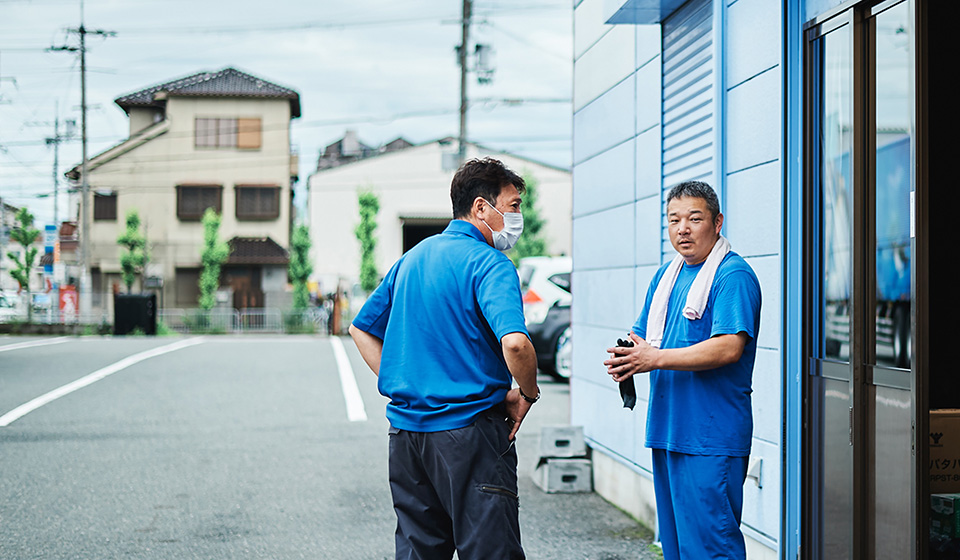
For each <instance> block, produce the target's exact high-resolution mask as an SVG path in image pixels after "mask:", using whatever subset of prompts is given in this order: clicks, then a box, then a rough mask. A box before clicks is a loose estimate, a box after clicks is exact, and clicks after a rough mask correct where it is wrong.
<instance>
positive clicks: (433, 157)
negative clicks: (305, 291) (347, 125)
mask: <svg viewBox="0 0 960 560" xmlns="http://www.w3.org/2000/svg"><path fill="white" fill-rule="evenodd" d="M455 149H456V143H449V144H441V143H440V142H432V143H428V144H423V145H420V146H414V147H410V148H406V149H403V150H399V151H396V152H390V153H386V154H382V155H379V156H375V157H371V158H368V159H364V160H360V161H357V162H354V163H349V164H346V165H342V166H340V167H334V168H331V169H326V170H324V171H321V172H318V173H314V174H313V175H311V176H310V179H309V183H308V184H309V211H308V212H309V216H310V236H311V239H312V241H313V246H312V249H311V252H312V257H313V263H314V267H313V268H314V274H313V276H314V278H315V279H316V280H318V281H319V282H320V289H321V290H323V291H324V292H332V291H333V289H334V288H335V287H336V286H337V285H338V284H339V285H341V286H342V287H349V286H350V285H351V284H353V283H355V282H357V281H358V280H357V279H358V277H359V274H360V243H359V241H357V238H356V235H355V234H354V230H355V229H356V227H357V224H359V222H360V213H359V205H358V201H357V197H358V194H359V193H360V192H363V191H365V190H369V191H371V192H373V193H375V194H377V195H378V196H379V198H380V212H379V214H378V215H377V230H376V237H377V248H376V262H377V268H378V270H379V272H380V274H381V275H383V274H386V273H387V271H388V270H389V269H390V267H391V266H392V265H393V263H394V262H396V261H397V259H399V258H400V255H401V254H402V252H403V237H402V231H403V221H402V220H401V218H402V217H417V216H420V217H434V218H443V219H450V218H451V216H452V215H453V209H452V206H451V202H450V182H451V180H452V179H453V174H454V171H453V170H444V169H443V165H442V163H443V156H444V153H450V152H452V151H454V150H455ZM488 155H489V156H491V157H495V158H497V159H499V160H501V161H502V162H503V163H504V164H505V165H506V166H507V167H509V168H510V169H512V170H513V171H515V172H517V173H519V174H520V175H531V176H533V177H534V178H535V179H536V180H537V181H538V190H537V197H538V200H537V206H538V208H539V209H540V213H541V216H542V217H543V218H545V220H546V225H545V226H544V230H545V237H546V240H547V250H548V252H549V253H550V254H554V255H569V254H570V238H571V233H570V211H571V210H570V207H571V186H570V185H571V178H570V172H569V171H566V170H563V169H558V168H555V167H550V166H546V165H543V164H539V163H536V162H533V161H530V160H527V159H522V158H518V157H515V156H511V155H509V154H504V153H500V152H488V151H484V150H482V149H481V148H478V147H477V146H474V145H471V146H469V149H468V151H467V157H471V158H472V157H483V156H488Z"/></svg>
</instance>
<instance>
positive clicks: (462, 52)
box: [458, 0, 473, 165]
mask: <svg viewBox="0 0 960 560" xmlns="http://www.w3.org/2000/svg"><path fill="white" fill-rule="evenodd" d="M472 11H473V0H463V17H462V18H461V21H460V27H461V34H460V48H459V49H458V54H459V58H460V138H459V142H458V149H459V152H458V156H459V162H458V164H459V165H463V162H464V161H466V159H467V71H468V68H467V48H468V45H469V41H470V18H471V16H472Z"/></svg>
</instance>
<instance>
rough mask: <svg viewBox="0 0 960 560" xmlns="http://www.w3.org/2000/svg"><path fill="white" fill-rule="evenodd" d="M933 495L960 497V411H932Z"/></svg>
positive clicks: (931, 471)
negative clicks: (959, 494) (956, 494)
mask: <svg viewBox="0 0 960 560" xmlns="http://www.w3.org/2000/svg"><path fill="white" fill-rule="evenodd" d="M929 445H930V493H931V494H952V493H960V409H957V408H941V409H934V410H931V411H930V436H929Z"/></svg>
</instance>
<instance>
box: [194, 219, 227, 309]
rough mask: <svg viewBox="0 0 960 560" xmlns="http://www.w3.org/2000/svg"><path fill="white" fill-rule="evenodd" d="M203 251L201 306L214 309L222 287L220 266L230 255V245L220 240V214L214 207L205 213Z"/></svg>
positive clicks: (201, 255)
mask: <svg viewBox="0 0 960 560" xmlns="http://www.w3.org/2000/svg"><path fill="white" fill-rule="evenodd" d="M201 223H202V224H203V253H201V254H200V263H201V265H202V266H203V269H202V270H201V271H200V302H199V303H200V308H201V309H205V310H210V309H213V307H214V306H215V305H216V304H217V289H218V288H219V287H220V267H221V266H223V263H224V261H226V260H227V257H229V256H230V246H229V245H227V244H226V242H224V241H220V240H219V239H218V238H217V235H218V233H219V231H220V215H219V214H217V212H216V211H215V210H214V209H213V208H207V210H206V211H205V212H204V213H203V219H202V220H201Z"/></svg>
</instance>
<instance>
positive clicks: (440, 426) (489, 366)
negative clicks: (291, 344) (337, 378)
mask: <svg viewBox="0 0 960 560" xmlns="http://www.w3.org/2000/svg"><path fill="white" fill-rule="evenodd" d="M353 325H354V326H355V327H357V328H358V329H360V330H362V331H365V332H367V333H370V334H372V335H374V336H376V337H378V338H380V339H381V340H383V353H382V355H381V358H380V375H379V379H378V382H377V384H378V387H379V389H380V393H381V394H382V395H384V396H385V397H387V398H389V399H390V402H389V404H387V419H388V420H390V424H391V425H392V426H393V427H395V428H397V429H400V430H408V431H414V432H437V431H442V430H453V429H457V428H463V427H465V426H469V425H470V424H472V423H473V421H474V420H475V419H476V417H477V415H478V414H480V413H481V412H482V411H484V410H486V409H488V408H490V407H492V406H494V405H495V404H498V403H501V402H503V399H504V398H505V396H506V394H507V391H509V390H510V385H511V380H512V378H511V376H510V371H509V370H508V369H507V365H506V362H505V361H504V359H503V350H502V348H501V346H500V339H501V338H502V337H503V336H504V335H507V334H510V333H514V332H522V333H524V334H527V329H526V325H525V324H524V320H523V303H522V301H521V296H520V279H519V276H518V275H517V269H516V267H514V265H513V263H512V262H510V259H508V258H507V257H506V256H505V255H504V254H503V253H501V252H500V251H498V250H496V249H494V248H493V247H491V246H490V245H488V244H487V242H486V241H485V240H484V238H483V235H482V234H481V233H480V230H478V229H477V228H476V227H474V226H473V224H470V223H469V222H465V221H462V220H453V221H451V222H450V225H448V226H447V228H446V230H444V232H443V233H441V234H440V235H434V236H432V237H429V238H427V239H425V240H423V241H421V242H420V243H419V244H417V246H416V247H414V248H413V249H411V250H409V251H407V253H406V254H404V255H403V256H402V257H400V260H398V261H397V262H396V264H394V265H393V268H391V269H390V272H388V273H387V275H386V276H385V277H384V279H383V281H382V282H381V284H380V286H379V287H378V288H377V289H376V290H375V291H374V292H373V294H371V295H370V297H369V298H368V299H367V301H366V303H365V304H364V305H363V308H362V309H361V310H360V313H358V314H357V316H356V318H355V319H354V320H353ZM528 336H529V335H528Z"/></svg>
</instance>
